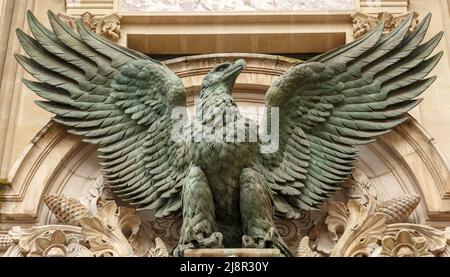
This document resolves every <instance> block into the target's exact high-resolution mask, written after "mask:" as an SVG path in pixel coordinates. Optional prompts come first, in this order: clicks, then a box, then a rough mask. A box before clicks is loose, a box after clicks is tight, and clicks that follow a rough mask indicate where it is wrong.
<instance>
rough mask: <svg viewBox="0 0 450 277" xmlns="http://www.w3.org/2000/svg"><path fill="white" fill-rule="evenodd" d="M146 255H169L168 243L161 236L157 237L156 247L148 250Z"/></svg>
mask: <svg viewBox="0 0 450 277" xmlns="http://www.w3.org/2000/svg"><path fill="white" fill-rule="evenodd" d="M144 256H146V257H169V251H168V250H167V247H166V245H165V244H164V242H163V241H162V240H161V239H160V238H156V239H155V247H153V248H151V249H150V250H148V251H147V252H146V253H145V255H144Z"/></svg>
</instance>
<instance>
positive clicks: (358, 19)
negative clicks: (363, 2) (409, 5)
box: [352, 12, 419, 39]
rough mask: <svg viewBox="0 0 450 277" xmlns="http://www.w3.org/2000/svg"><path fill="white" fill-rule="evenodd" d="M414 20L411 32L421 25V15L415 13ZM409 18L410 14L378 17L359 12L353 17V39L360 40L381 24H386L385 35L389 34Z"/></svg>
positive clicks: (387, 13)
mask: <svg viewBox="0 0 450 277" xmlns="http://www.w3.org/2000/svg"><path fill="white" fill-rule="evenodd" d="M412 14H413V20H412V21H411V24H410V25H409V31H410V32H411V31H412V30H414V28H415V27H416V26H417V24H418V23H419V19H418V17H419V14H418V13H416V12H413V13H412ZM406 16H408V14H404V15H400V16H394V15H393V14H391V13H389V12H380V13H378V14H377V15H376V16H373V15H368V14H363V13H360V12H357V13H355V14H353V15H352V19H353V37H354V38H355V39H356V38H359V37H361V36H362V35H364V34H366V33H367V32H369V31H370V30H372V29H373V28H375V27H376V26H377V25H378V24H380V22H384V30H383V33H385V34H386V33H389V32H390V31H392V30H393V29H395V28H396V27H397V26H398V25H399V24H400V23H401V22H402V21H403V20H404V19H405V17H406Z"/></svg>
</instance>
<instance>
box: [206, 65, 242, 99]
mask: <svg viewBox="0 0 450 277" xmlns="http://www.w3.org/2000/svg"><path fill="white" fill-rule="evenodd" d="M244 68H245V61H244V60H242V59H239V60H237V61H235V62H233V63H229V62H226V63H223V64H220V65H218V66H216V67H214V68H213V69H212V70H211V71H210V72H208V74H207V75H206V76H205V78H203V81H202V84H201V89H200V90H201V91H205V90H208V89H211V88H212V89H214V90H216V89H217V88H225V89H226V90H227V92H228V93H231V90H232V88H233V86H234V83H235V82H236V78H237V77H238V76H239V74H240V73H241V71H242V70H243V69H244Z"/></svg>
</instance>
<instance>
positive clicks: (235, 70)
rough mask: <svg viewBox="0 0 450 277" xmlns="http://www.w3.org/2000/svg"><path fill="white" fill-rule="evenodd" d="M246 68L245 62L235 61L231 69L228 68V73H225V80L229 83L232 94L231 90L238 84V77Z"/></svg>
mask: <svg viewBox="0 0 450 277" xmlns="http://www.w3.org/2000/svg"><path fill="white" fill-rule="evenodd" d="M244 68H245V61H244V60H242V59H239V60H237V61H235V62H234V63H233V64H232V65H230V67H228V69H227V72H226V73H225V76H226V77H225V78H226V79H227V83H228V84H229V88H230V93H231V89H232V88H233V86H234V83H235V82H236V79H237V77H238V76H239V74H241V72H242V70H244Z"/></svg>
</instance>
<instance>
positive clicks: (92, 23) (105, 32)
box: [58, 12, 121, 42]
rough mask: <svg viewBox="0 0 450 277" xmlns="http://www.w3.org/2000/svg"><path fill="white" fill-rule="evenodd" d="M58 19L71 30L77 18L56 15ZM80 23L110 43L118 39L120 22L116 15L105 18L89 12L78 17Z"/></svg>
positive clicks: (61, 14) (74, 26)
mask: <svg viewBox="0 0 450 277" xmlns="http://www.w3.org/2000/svg"><path fill="white" fill-rule="evenodd" d="M58 17H59V18H60V19H61V20H63V21H64V22H66V23H67V24H68V25H69V26H70V27H71V28H72V29H75V28H76V23H75V22H76V20H77V19H78V18H77V17H74V16H70V15H66V14H63V13H60V14H58ZM80 19H81V21H82V22H83V23H84V24H85V25H86V26H88V27H89V28H90V29H91V30H92V31H94V32H95V33H97V34H99V35H101V36H102V37H105V38H107V39H109V40H111V41H114V42H117V41H118V40H119V38H120V20H121V17H120V16H119V15H118V14H116V13H113V14H110V15H106V16H97V15H93V14H91V13H90V12H85V13H83V14H82V15H81V17H80Z"/></svg>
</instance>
